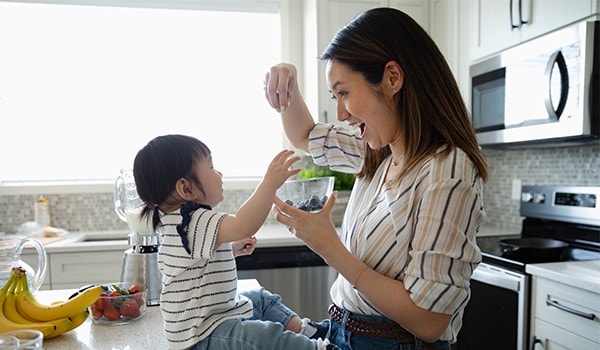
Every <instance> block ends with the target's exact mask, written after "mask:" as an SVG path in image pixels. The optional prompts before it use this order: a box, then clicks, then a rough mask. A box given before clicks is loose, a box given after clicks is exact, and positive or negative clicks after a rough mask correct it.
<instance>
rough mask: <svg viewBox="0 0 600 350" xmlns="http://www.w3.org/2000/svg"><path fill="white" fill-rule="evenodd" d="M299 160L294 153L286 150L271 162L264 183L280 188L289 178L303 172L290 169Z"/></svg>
mask: <svg viewBox="0 0 600 350" xmlns="http://www.w3.org/2000/svg"><path fill="white" fill-rule="evenodd" d="M299 160H300V157H298V156H295V155H294V151H290V150H284V151H281V152H279V153H278V154H277V155H276V156H275V158H273V161H271V164H270V165H269V169H268V170H267V173H266V174H265V177H264V179H263V182H266V183H269V184H270V185H272V186H273V187H274V188H276V189H277V188H279V187H280V186H281V185H282V184H283V183H284V182H285V181H286V180H287V179H288V178H290V177H291V176H294V175H296V174H298V173H299V172H300V170H302V169H290V167H291V166H292V165H294V163H296V162H297V161H299Z"/></svg>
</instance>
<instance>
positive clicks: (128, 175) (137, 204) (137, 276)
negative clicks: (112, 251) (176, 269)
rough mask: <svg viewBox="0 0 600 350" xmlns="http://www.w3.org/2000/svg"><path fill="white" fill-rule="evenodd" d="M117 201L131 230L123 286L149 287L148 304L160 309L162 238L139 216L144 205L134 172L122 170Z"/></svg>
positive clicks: (119, 211)
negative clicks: (159, 264)
mask: <svg viewBox="0 0 600 350" xmlns="http://www.w3.org/2000/svg"><path fill="white" fill-rule="evenodd" d="M114 200H115V211H116V212H117V215H118V216H119V218H121V220H123V221H125V222H126V223H127V225H128V226H129V228H130V229H131V233H130V234H129V244H130V245H131V248H129V249H127V250H126V251H125V254H123V266H122V268H121V282H123V283H126V284H133V283H139V284H144V285H146V287H147V291H148V293H147V298H146V304H147V305H158V304H159V303H160V292H161V289H162V273H161V272H160V270H159V268H158V247H159V245H160V236H159V235H158V233H157V232H156V230H154V228H153V227H152V219H151V218H150V217H147V218H142V217H141V216H140V213H141V211H142V208H143V207H144V202H143V201H142V199H141V198H140V196H139V195H138V193H137V189H136V187H135V179H134V177H133V171H132V170H121V175H120V176H119V177H118V178H117V180H116V182H115V193H114Z"/></svg>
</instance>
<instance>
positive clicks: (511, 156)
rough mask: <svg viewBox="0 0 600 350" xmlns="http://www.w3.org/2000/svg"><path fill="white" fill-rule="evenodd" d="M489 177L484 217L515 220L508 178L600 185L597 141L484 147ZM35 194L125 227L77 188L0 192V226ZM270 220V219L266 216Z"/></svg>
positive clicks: (28, 206)
mask: <svg viewBox="0 0 600 350" xmlns="http://www.w3.org/2000/svg"><path fill="white" fill-rule="evenodd" d="M484 153H485V156H486V159H487V160H488V163H489V164H490V169H491V177H490V181H489V182H488V183H487V184H486V185H485V192H484V196H485V197H484V204H485V208H486V212H487V215H488V221H487V222H488V223H489V224H491V225H494V226H507V227H513V226H515V225H517V226H518V225H520V222H521V218H520V216H519V201H518V200H513V199H511V192H512V185H513V180H515V179H517V180H520V181H521V183H522V184H523V185H582V186H600V144H598V143H594V144H590V145H585V146H576V147H564V148H551V149H536V148H531V149H518V150H498V149H485V150H484ZM251 193H252V190H225V192H224V196H225V201H224V202H223V203H221V204H219V206H218V208H217V209H219V210H222V211H227V212H231V213H234V212H235V211H236V210H237V208H239V206H240V205H241V204H242V203H243V202H244V201H245V200H246V199H247V198H248V197H249V196H250V194H251ZM39 195H44V197H46V198H47V199H48V201H49V202H50V210H51V214H50V219H51V223H52V226H54V227H60V228H64V229H67V230H69V231H71V232H76V231H101V230H127V225H126V224H125V223H123V222H122V221H120V220H119V218H118V217H117V215H116V213H115V211H114V204H113V194H112V192H111V193H76V194H72V193H69V194H44V193H39V194H37V195H3V196H0V232H16V230H17V228H18V226H19V225H20V224H22V223H23V222H26V221H32V220H33V218H34V207H33V203H34V201H35V200H36V199H37V198H38V196H39ZM268 220H270V221H273V219H272V217H271V216H269V219H268Z"/></svg>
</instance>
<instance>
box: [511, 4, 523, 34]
mask: <svg viewBox="0 0 600 350" xmlns="http://www.w3.org/2000/svg"><path fill="white" fill-rule="evenodd" d="M520 3H521V1H520V0H519V4H520ZM508 7H509V13H508V15H509V16H510V29H511V30H514V29H519V28H520V27H521V23H520V22H521V16H519V20H518V21H517V24H515V23H514V22H513V18H514V16H513V0H510V2H509V4H508ZM520 7H521V6H519V8H520ZM519 12H520V11H519Z"/></svg>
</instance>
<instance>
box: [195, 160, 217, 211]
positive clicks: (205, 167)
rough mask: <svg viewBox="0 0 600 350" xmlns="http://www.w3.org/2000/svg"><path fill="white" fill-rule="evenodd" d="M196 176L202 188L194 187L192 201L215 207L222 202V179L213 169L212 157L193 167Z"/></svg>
mask: <svg viewBox="0 0 600 350" xmlns="http://www.w3.org/2000/svg"><path fill="white" fill-rule="evenodd" d="M194 169H195V171H196V176H197V179H198V181H199V182H200V184H201V185H202V188H201V189H199V188H197V186H194V192H193V193H194V195H195V199H194V201H195V202H196V203H202V204H207V205H210V206H211V207H215V206H216V205H217V204H219V203H221V202H222V201H223V177H222V175H221V173H220V172H219V171H218V170H216V169H215V168H213V163H212V157H209V158H203V159H200V161H198V162H196V165H195V168H194Z"/></svg>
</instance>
